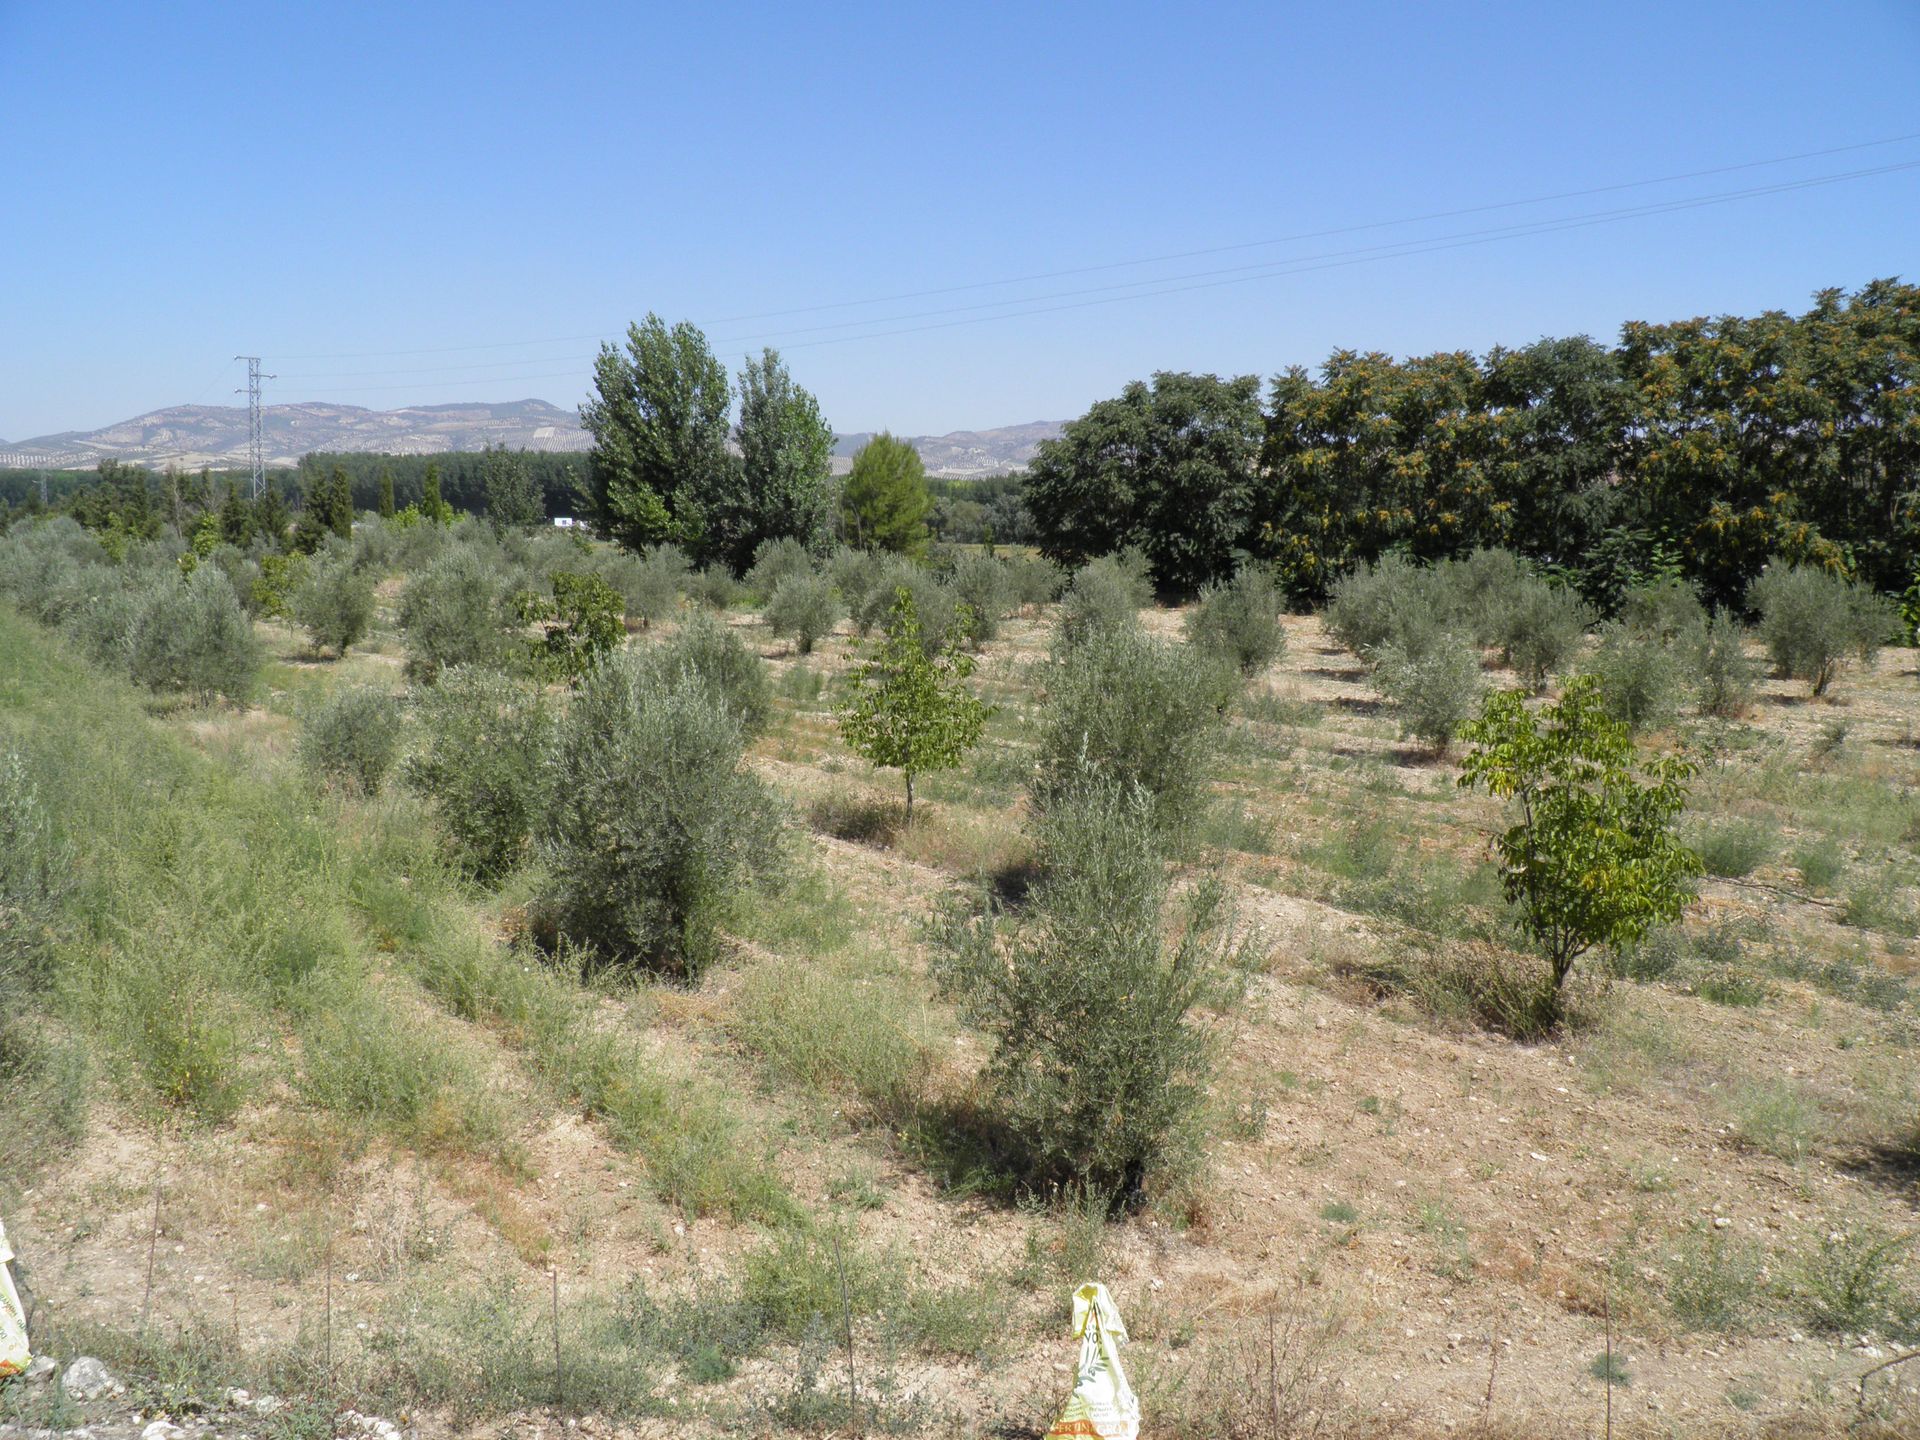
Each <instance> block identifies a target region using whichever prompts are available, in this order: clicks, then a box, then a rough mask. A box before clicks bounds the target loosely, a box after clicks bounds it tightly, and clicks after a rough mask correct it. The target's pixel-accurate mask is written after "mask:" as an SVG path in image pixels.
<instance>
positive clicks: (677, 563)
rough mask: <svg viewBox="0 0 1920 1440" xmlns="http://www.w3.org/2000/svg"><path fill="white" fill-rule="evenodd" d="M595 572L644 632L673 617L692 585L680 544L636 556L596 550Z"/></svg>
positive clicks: (657, 547) (730, 579) (621, 551)
mask: <svg viewBox="0 0 1920 1440" xmlns="http://www.w3.org/2000/svg"><path fill="white" fill-rule="evenodd" d="M569 568H575V567H569ZM592 569H593V573H594V574H596V575H598V576H599V577H600V579H602V580H604V581H605V582H606V583H607V584H609V585H611V586H612V587H613V588H614V589H615V590H616V591H618V592H619V595H620V603H621V608H622V611H623V613H624V614H626V615H627V616H629V617H631V618H632V619H633V620H635V621H637V622H638V623H639V625H640V627H641V628H642V629H645V628H646V627H647V626H649V625H651V624H653V623H654V622H655V621H656V620H664V619H665V618H666V617H667V616H669V615H671V614H672V613H673V610H674V607H675V605H677V604H678V603H679V600H680V592H681V591H682V590H685V589H687V588H688V586H689V584H690V580H689V575H688V569H689V567H688V562H687V557H686V554H685V552H683V551H682V550H681V549H680V547H679V546H677V545H656V546H654V547H653V548H652V549H651V550H648V551H647V552H646V553H645V554H643V555H637V556H636V555H631V554H628V553H627V552H626V551H624V550H601V551H597V552H595V554H594V559H593V566H592ZM728 584H729V585H730V586H731V584H732V576H728Z"/></svg>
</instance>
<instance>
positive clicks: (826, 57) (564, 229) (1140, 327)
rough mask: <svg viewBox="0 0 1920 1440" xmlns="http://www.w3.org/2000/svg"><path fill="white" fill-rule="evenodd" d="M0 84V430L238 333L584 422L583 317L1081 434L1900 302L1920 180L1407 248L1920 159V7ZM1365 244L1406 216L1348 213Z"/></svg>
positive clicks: (58, 424)
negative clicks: (1821, 306)
mask: <svg viewBox="0 0 1920 1440" xmlns="http://www.w3.org/2000/svg"><path fill="white" fill-rule="evenodd" d="M0 97H3V98H4V105H3V106H0V196H3V197H5V202H6V204H5V212H6V214H5V220H4V222H3V223H0V436H5V437H7V438H9V439H12V440H19V439H22V438H25V437H27V436H30V435H37V434H42V433H47V432H52V431H56V430H61V429H67V428H82V427H92V426H97V425H101V424H104V423H107V422H110V421H114V420H118V419H122V418H124V417H126V416H129V415H132V414H135V413H138V412H140V411H143V410H147V409H153V408H158V407H160V406H164V405H171V404H180V403H186V402H193V401H198V402H201V403H226V402H228V401H229V400H230V398H231V392H232V390H233V387H234V386H235V385H236V384H238V383H239V382H240V379H241V378H242V370H243V367H241V366H239V365H236V364H234V363H233V362H231V361H230V360H229V359H228V357H230V356H232V355H233V354H235V353H236V352H258V353H261V354H263V355H265V356H266V357H267V368H268V369H269V370H272V371H275V372H277V373H278V374H279V376H280V377H281V378H279V379H278V380H276V381H274V382H272V383H271V384H270V385H269V386H268V398H269V400H309V399H324V400H338V401H345V402H349V403H354V404H364V405H370V406H375V407H379V408H387V407H391V406H397V405H405V404H413V403H424V402H431V401H445V400H503V399H515V398H521V397H524V396H530V395H531V396H539V397H542V398H545V399H549V400H552V401H554V402H556V403H558V404H561V405H566V406H572V405H574V404H577V403H578V401H579V400H580V399H581V398H582V397H583V395H584V394H585V393H586V387H587V373H588V369H589V366H590V363H591V359H592V355H593V352H594V349H595V342H594V339H593V337H595V336H597V335H604V334H612V333H614V332H617V331H618V330H620V329H622V328H623V327H624V326H625V324H626V322H627V321H629V320H630V319H634V318H637V317H639V316H641V315H643V314H644V313H645V312H647V311H648V310H650V309H651V310H655V311H658V312H659V313H660V314H662V315H664V316H666V317H667V318H668V319H682V318H687V319H692V320H694V321H695V322H696V323H699V324H701V325H703V326H704V327H705V328H706V329H707V331H708V333H709V335H710V336H712V337H713V339H714V341H715V348H716V349H717V350H718V351H719V352H720V354H721V355H722V357H723V358H725V359H726V360H727V361H728V362H729V364H732V365H737V363H738V360H739V357H740V356H741V355H743V354H744V353H746V352H747V351H748V350H749V349H757V348H758V347H759V346H760V345H762V344H773V345H776V346H778V347H779V348H781V349H782V350H783V352H784V353H785V354H786V355H787V358H788V361H789V363H790V365H791V367H792V368H793V370H794V372H795V374H796V375H797V376H798V378H799V379H800V380H801V382H802V383H803V384H806V385H807V386H808V387H809V388H811V389H813V390H814V391H815V392H816V393H817V394H818V395H819V396H820V398H821V401H822V404H823V406H824V408H825V410H826V413H827V415H828V418H829V419H830V420H832V421H833V422H834V424H835V425H837V426H838V427H839V428H841V429H843V430H864V429H874V428H879V427H882V426H885V427H890V428H892V429H894V430H896V431H902V432H907V433H918V432H926V431H944V430H950V429H957V428H973V427H983V426H990V425H1000V424H1009V423H1014V422H1019V421H1024V420H1031V419H1041V418H1048V419H1054V418H1067V417H1071V416H1073V415H1076V414H1079V413H1080V412H1082V411H1083V410H1084V409H1085V408H1086V407H1087V405H1088V404H1090V403H1091V402H1092V401H1094V400H1096V399H1099V398H1101V397H1102V396H1105V395H1110V394H1113V393H1115V392H1116V391H1117V390H1118V389H1119V388H1120V387H1121V386H1122V385H1123V384H1125V383H1126V382H1127V381H1128V380H1130V379H1135V378H1140V377H1144V376H1145V375H1147V374H1149V373H1151V372H1152V371H1154V370H1156V369H1194V370H1209V371H1216V372H1220V373H1243V372H1249V371H1251V372H1258V373H1261V374H1270V373H1272V372H1273V371H1275V370H1278V369H1280V368H1282V367H1284V366H1286V365H1289V364H1296V363H1304V364H1314V363H1317V362H1318V361H1320V360H1321V359H1323V358H1324V357H1325V355H1326V354H1327V352H1328V351H1329V350H1330V349H1332V348H1333V347H1335V346H1338V345H1351V346H1355V347H1362V348H1376V349H1384V350H1390V351H1393V352H1396V353H1402V354H1405V353H1415V352H1421V351H1427V350H1433V349H1440V348H1459V347H1470V348H1474V349H1484V348H1486V347H1488V346H1490V345H1492V344H1495V343H1501V342H1504V343H1510V344H1519V343H1525V342H1526V341H1529V340H1531V339H1534V338H1536V337H1538V336H1540V335H1543V334H1563V333H1571V332H1586V333H1590V334H1594V335H1596V336H1600V337H1602V338H1611V337H1612V336H1613V335H1614V333H1615V332H1616V331H1617V328H1618V326H1619V324H1620V323H1621V322H1622V321H1623V320H1627V319H1671V318H1678V317H1681V316H1686V315H1694V314H1702V313H1715V312H1722V311H1753V310H1758V309H1764V308H1769V307H1781V308H1788V309H1796V308H1800V307H1802V306H1803V305H1804V304H1805V303H1806V300H1807V298H1808V296H1809V294H1810V293H1811V292H1812V291H1813V290H1815V289H1817V288H1820V287H1822V286H1826V285H1843V286H1849V287H1851V286H1856V285H1858V284H1860V283H1862V282H1864V281H1866V280H1868V279H1870V278H1873V277H1875V276H1879V275H1887V274H1903V275H1905V276H1907V277H1908V278H1914V277H1916V276H1920V169H1908V170H1896V171H1893V172H1890V173H1884V174H1879V175H1872V176H1865V177H1860V178H1856V179H1852V180H1847V181H1839V182H1835V183H1830V184H1818V185H1813V186H1809V187H1807V188H1801V189H1795V190H1786V191H1782V192H1778V193H1774V194H1769V195H1761V196H1752V197H1748V198H1745V199H1740V200H1733V201H1727V202H1724V203H1714V204H1706V205H1701V206H1699V207H1697V208H1691V209H1682V210H1675V211H1669V212H1668V213H1663V214H1652V215H1640V216H1637V217H1633V218H1627V219H1623V220H1620V221H1617V222H1615V223H1607V224H1586V223H1580V224H1578V225H1575V226H1573V227H1572V228H1565V229H1560V230H1557V231H1543V230H1540V229H1534V230H1530V231H1528V232H1526V233H1521V234H1518V235H1514V236H1509V237H1506V238H1498V239H1494V238H1491V237H1483V236H1472V237H1469V236H1468V235H1467V232H1483V231H1486V230H1489V229H1492V228H1495V227H1509V226H1529V225H1532V226H1538V225H1539V224H1540V223H1541V222H1552V221H1556V220H1569V221H1574V220H1580V221H1583V222H1584V220H1585V219H1586V218H1591V217H1594V216H1595V215H1596V214H1597V213H1598V212H1602V211H1611V210H1618V209H1621V208H1623V207H1629V206H1635V207H1637V206H1649V205H1658V204H1663V203H1670V202H1682V201H1692V200H1698V199H1703V198H1705V197H1708V196H1712V195H1718V194H1724V193H1726V192H1728V191H1734V190H1746V189H1751V188H1754V187H1758V186H1773V185H1781V184H1787V183H1792V182H1797V181H1805V180H1818V179H1822V178H1824V177H1828V176H1834V175H1838V174H1841V173H1843V172H1850V171H1856V170H1862V169H1869V168H1877V167H1882V166H1888V165H1897V164H1903V163H1909V162H1916V161H1920V138H1916V139H1910V140H1906V141H1904V142H1902V143H1897V144H1890V145H1875V146H1871V147H1870V148H1862V149H1849V150H1845V151H1840V152H1838V153H1832V154H1827V155H1821V156H1813V157H1810V158H1805V159H1801V160H1796V161H1792V162H1790V163H1785V164H1768V165H1760V166H1754V167H1752V168H1747V169H1741V170H1733V171H1729V172H1728V173H1723V174H1717V175H1696V176H1694V177H1693V178H1688V179H1675V180H1669V181H1667V182H1665V183H1661V184H1654V185H1639V186H1634V187H1633V188H1626V189H1615V190H1609V191H1606V192H1604V193H1599V194H1588V195H1582V196H1570V197H1569V198H1565V199H1558V200H1551V201H1543V202H1541V203H1536V204H1530V205H1523V206H1512V207H1509V208H1501V209H1493V210H1481V211H1479V212H1478V213H1473V214H1465V215H1454V216H1452V217H1451V218H1438V219H1426V220H1417V219H1415V218H1414V217H1420V216H1427V215H1433V214H1435V213H1436V212H1445V211H1459V210H1465V209H1470V208H1473V207H1483V206H1496V205H1504V204H1505V202H1510V201H1516V200H1525V199H1530V198H1533V197H1541V196H1548V195H1556V194H1565V193H1566V192H1575V191H1582V190H1592V189H1595V188H1597V187H1604V186H1623V185H1628V184H1630V183H1631V182H1638V181H1644V180H1649V179H1653V178H1656V177H1662V176H1672V175H1677V174H1682V173H1685V172H1697V171H1706V170H1713V169H1718V168H1720V167H1729V166H1739V165H1746V164H1748V163H1749V162H1754V161H1763V160H1773V159H1776V158H1778V157H1784V156H1791V155H1799V154H1804V153H1805V152H1812V151H1821V150H1833V149H1837V147H1847V146H1859V145H1862V144H1863V143H1864V142H1871V141H1879V140H1885V139H1887V138H1889V137H1894V136H1901V135H1908V134H1914V133H1916V132H1920V4H1916V3H1914V0H1856V3H1847V0H1830V3H1825V4H1821V5H1805V4H1789V3H1769V0H1745V3H1740V4H1707V3H1687V0H1665V3H1660V4H1649V5H1641V4H1621V3H1609V4H1606V5H1593V6H1571V5H1556V4H1540V3H1538V0H1533V3H1527V4H1484V5H1464V4H1439V3H1434V4H1411V3H1409V4H1377V3H1376V4H1367V3H1342V4H1337V5H1336V4H1300V3H1295V4H1284V3H1273V0H1268V3H1264V4H1252V5H1225V4H1222V5H1193V6H1178V7H1176V6H1172V5H1146V4H1124V3H1116V4H1109V5H1100V6H1088V5H1074V4H1050V5H1045V6H1037V5H1036V6H988V5H972V6H925V5H913V4H900V3H894V4H889V5H871V6H861V5H845V4H842V5H835V4H826V3H822V4H818V5H813V6H793V5H781V6H739V5H725V4H709V5H702V6H673V7H666V6H656V5H651V4H633V3H629V4H617V5H616V4H609V5H604V6H602V5H591V6H589V5H564V4H553V5H544V6H534V5H518V6H509V5H492V4H480V3H465V4H437V3H430V0H428V3H415V4H410V5H391V4H383V5H379V6H371V5H369V6H361V5H353V4H327V5H318V4H313V5H282V4H272V3H269V4H260V3H254V4H250V5H224V4H195V3H172V4H168V5H153V4H139V5H135V4H107V3H100V4H73V3H61V4H38V3H19V0H0ZM1376 222H1409V223H1394V224H1386V225H1378V226H1377V228H1369V229H1360V230H1356V229H1351V228H1350V227H1355V226H1367V225H1375V224H1376ZM1322 231H1345V233H1339V234H1324V235H1319V236H1317V237H1316V238H1303V239H1297V240H1292V241H1290V242H1288V243H1262V242H1273V241H1282V240H1285V239H1286V237H1292V236H1300V235H1304V234H1306V233H1308V232H1322ZM1447 237H1460V238H1472V239H1474V240H1475V243H1467V244H1459V243H1455V242H1454V241H1451V240H1449V239H1448V238H1447ZM1442 245H1445V246H1448V247H1449V248H1436V247H1439V246H1442ZM1380 246H1393V247H1398V248H1397V249H1393V250H1389V251H1385V252H1381V251H1377V250H1376V251H1374V252H1372V253H1371V254H1359V253H1355V252H1357V251H1359V250H1360V249H1361V247H1380ZM1422 246H1425V247H1426V248H1425V250H1424V253H1422V250H1421V247H1422ZM1224 247H1240V248H1233V249H1227V248H1224ZM1195 251H1212V252H1216V253H1209V254H1204V255H1188V256H1187V258H1184V259H1176V260H1160V261H1158V263H1153V264H1133V263H1129V262H1135V261H1142V260H1149V259H1155V258H1156V257H1162V256H1170V255H1176V254H1181V253H1183V252H1195ZM1313 257H1321V258H1319V259H1314V258H1313ZM1284 262H1292V266H1293V268H1292V270H1291V273H1287V271H1286V267H1285V263H1284ZM1257 265H1265V266H1268V267H1269V269H1268V270H1266V271H1265V272H1258V271H1253V272H1250V271H1247V270H1245V269H1236V267H1248V266H1257ZM1309 266H1311V267H1316V268H1307V267H1309ZM1092 267H1107V268H1099V269H1095V268H1092ZM1228 270H1235V271H1236V273H1232V274H1219V273H1210V272H1220V271H1228ZM1068 272H1071V273H1068ZM1035 275H1045V276H1049V277H1050V278H1046V279H1036V280H1028V281H1025V282H1023V283H1019V284H1006V285H989V284H986V283H984V282H995V281H1003V280H1008V279H1013V278H1015V277H1025V276H1035ZM1250 277H1251V278H1250ZM1223 280H1231V281H1232V282H1233V283H1218V282H1220V281H1223ZM1123 285H1132V286H1134V287H1135V288H1133V289H1103V290H1096V289H1095V287H1114V286H1123ZM955 287H972V288H964V289H961V288H955ZM1155 289H1158V290H1160V291H1162V292H1163V293H1159V294H1142V293H1140V292H1141V291H1142V290H1155ZM929 291H940V292H944V293H939V294H919V295H917V296H916V298H906V299H890V298H889V297H896V296H906V295H910V294H913V293H914V292H929ZM1067 292H1082V293H1074V294H1069V293H1067ZM1088 292H1091V293H1088ZM1164 292H1171V293H1164ZM852 301H875V302H881V303H870V304H859V305H850V306H849V305H845V304H843V302H852ZM1090 301H1098V302H1100V303H1088V302H1090ZM815 307H835V308H815ZM959 307H974V308H970V309H961V308H959ZM1062 307H1073V308H1062ZM772 312H803V313H777V314H776V313H772ZM1018 312H1027V313H1018ZM1032 312H1044V313H1032ZM854 322H858V323H854ZM823 327H838V328H823ZM878 332H905V333H878ZM524 342H540V343H524Z"/></svg>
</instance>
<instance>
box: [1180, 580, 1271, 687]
mask: <svg viewBox="0 0 1920 1440" xmlns="http://www.w3.org/2000/svg"><path fill="white" fill-rule="evenodd" d="M1282 603H1283V602H1282V600H1281V595H1280V588H1279V587H1278V586H1277V585H1275V584H1274V583H1273V576H1272V575H1271V574H1269V573H1268V572H1267V571H1266V570H1264V569H1261V568H1259V567H1256V566H1248V567H1246V568H1245V569H1243V570H1241V571H1240V572H1239V573H1238V574H1236V575H1235V576H1234V577H1233V579H1231V580H1229V581H1228V582H1227V583H1226V584H1224V585H1214V586H1209V587H1208V588H1207V589H1205V590H1202V591H1201V592H1200V603H1199V604H1198V605H1197V606H1195V607H1194V610H1193V612H1192V613H1191V614H1190V615H1188V616H1187V642H1188V643H1189V644H1191V645H1194V646H1196V647H1198V648H1199V649H1201V650H1204V651H1206V652H1207V653H1208V654H1211V655H1214V656H1217V657H1219V658H1220V659H1222V660H1225V661H1226V662H1228V663H1229V664H1231V665H1233V666H1235V667H1236V668H1238V670H1239V671H1240V673H1241V674H1242V675H1257V674H1259V673H1260V672H1261V671H1262V670H1264V669H1266V668H1267V666H1269V665H1271V664H1272V663H1273V662H1274V661H1275V660H1278V659H1279V658H1280V657H1281V656H1282V655H1284V654H1286V651H1287V632H1286V631H1285V630H1284V629H1282V628H1281V626H1280V611H1281V608H1282Z"/></svg>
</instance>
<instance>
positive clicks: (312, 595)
mask: <svg viewBox="0 0 1920 1440" xmlns="http://www.w3.org/2000/svg"><path fill="white" fill-rule="evenodd" d="M291 613H292V615H293V620H294V623H295V624H296V625H298V626H299V627H300V628H301V629H302V630H305V631H306V632H307V639H308V640H309V641H310V642H311V643H312V645H313V648H314V649H315V650H331V651H333V653H334V654H336V655H345V654H346V653H347V647H348V646H350V645H353V644H355V643H356V642H358V641H359V640H360V639H361V638H363V637H364V636H365V635H366V633H367V630H368V628H369V627H370V626H371V625H372V624H373V576H372V575H371V574H370V573H363V572H361V571H359V570H356V569H355V568H354V565H353V557H352V556H351V555H344V554H343V555H338V556H328V557H327V558H325V559H321V558H318V557H316V559H315V561H314V563H313V564H311V565H309V566H308V567H307V575H306V578H305V579H304V580H303V581H301V582H300V588H299V589H298V590H296V591H294V593H293V600H292V603H291Z"/></svg>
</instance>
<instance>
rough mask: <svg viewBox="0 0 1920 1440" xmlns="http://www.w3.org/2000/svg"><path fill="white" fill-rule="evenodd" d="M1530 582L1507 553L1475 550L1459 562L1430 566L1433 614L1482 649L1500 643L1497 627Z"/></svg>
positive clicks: (1517, 559) (1523, 568)
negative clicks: (1433, 596) (1470, 638)
mask: <svg viewBox="0 0 1920 1440" xmlns="http://www.w3.org/2000/svg"><path fill="white" fill-rule="evenodd" d="M1531 578H1532V572H1530V571H1529V570H1528V569H1527V566H1526V562H1525V561H1523V560H1522V559H1521V558H1520V557H1519V556H1518V555H1515V554H1514V553H1513V552H1512V551H1511V550H1493V549H1486V548H1482V549H1478V550H1475V551H1474V552H1473V553H1472V554H1470V555H1468V556H1467V557H1466V558H1465V559H1462V560H1443V561H1442V562H1441V563H1440V564H1438V565H1436V566H1434V584H1435V586H1436V590H1435V604H1434V609H1435V614H1436V618H1440V619H1441V620H1442V621H1443V623H1444V624H1445V625H1446V626H1447V627H1448V628H1451V629H1456V630H1459V631H1461V632H1463V633H1465V634H1467V635H1470V636H1472V637H1473V641H1474V643H1475V644H1476V645H1479V646H1482V647H1485V646H1488V645H1496V644H1498V643H1499V642H1500V623H1501V619H1502V617H1503V616H1505V615H1506V613H1507V611H1508V610H1509V609H1510V608H1511V606H1512V604H1513V599H1514V597H1515V596H1516V595H1517V594H1518V593H1519V592H1520V591H1521V589H1522V588H1523V587H1524V586H1525V585H1526V584H1527V582H1528V581H1529V580H1530V579H1531Z"/></svg>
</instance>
